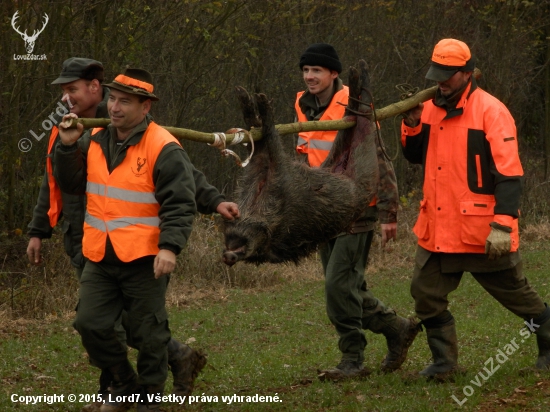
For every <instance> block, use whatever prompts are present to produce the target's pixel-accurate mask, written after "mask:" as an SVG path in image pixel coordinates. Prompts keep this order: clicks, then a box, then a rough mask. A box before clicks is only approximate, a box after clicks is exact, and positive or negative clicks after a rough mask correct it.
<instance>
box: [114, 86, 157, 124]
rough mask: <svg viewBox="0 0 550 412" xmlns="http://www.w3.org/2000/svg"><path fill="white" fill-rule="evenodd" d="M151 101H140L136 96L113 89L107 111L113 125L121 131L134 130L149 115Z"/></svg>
mask: <svg viewBox="0 0 550 412" xmlns="http://www.w3.org/2000/svg"><path fill="white" fill-rule="evenodd" d="M150 108H151V100H149V99H147V100H145V101H144V102H140V101H139V97H138V96H136V95H135V94H130V93H125V92H122V91H120V90H116V89H111V92H110V94H109V100H108V102H107V110H108V111H109V117H110V118H111V124H112V125H113V126H114V127H115V128H117V129H119V130H120V131H123V132H125V131H128V130H132V129H133V128H134V127H135V126H136V125H138V124H139V123H141V122H142V121H143V119H145V115H147V113H149V110H150Z"/></svg>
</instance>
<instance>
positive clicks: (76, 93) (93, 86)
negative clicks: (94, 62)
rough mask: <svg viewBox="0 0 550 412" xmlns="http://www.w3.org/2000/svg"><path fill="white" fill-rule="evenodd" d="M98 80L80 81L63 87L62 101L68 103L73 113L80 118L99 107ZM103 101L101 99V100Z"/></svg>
mask: <svg viewBox="0 0 550 412" xmlns="http://www.w3.org/2000/svg"><path fill="white" fill-rule="evenodd" d="M100 88H101V86H100V85H99V82H98V81H97V80H84V79H78V80H75V81H74V82H71V83H65V84H62V85H61V90H62V91H63V98H62V100H63V101H64V102H66V103H67V106H69V109H70V111H71V113H74V114H76V115H77V116H80V115H81V114H82V113H85V112H86V111H88V110H90V109H91V108H92V107H94V106H96V105H97V101H98V97H97V94H98V93H99V89H100ZM99 100H100V101H101V99H99Z"/></svg>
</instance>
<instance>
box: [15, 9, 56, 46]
mask: <svg viewBox="0 0 550 412" xmlns="http://www.w3.org/2000/svg"><path fill="white" fill-rule="evenodd" d="M18 18H19V10H18V11H16V12H15V14H14V15H13V17H12V18H11V26H12V27H13V29H14V30H15V31H16V32H17V33H19V34H20V35H21V37H22V38H23V40H24V41H25V48H26V49H27V53H28V54H31V53H32V51H33V50H34V42H35V41H36V39H37V38H38V35H39V34H40V33H42V32H43V31H44V29H45V28H46V24H48V21H49V20H50V18H49V17H48V15H47V14H46V13H44V24H43V26H42V28H41V29H40V30H34V32H33V33H32V36H29V35H28V34H27V30H25V32H24V33H21V32H20V31H19V27H16V26H15V24H16V23H17V19H18Z"/></svg>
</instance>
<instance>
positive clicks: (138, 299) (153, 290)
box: [75, 260, 170, 387]
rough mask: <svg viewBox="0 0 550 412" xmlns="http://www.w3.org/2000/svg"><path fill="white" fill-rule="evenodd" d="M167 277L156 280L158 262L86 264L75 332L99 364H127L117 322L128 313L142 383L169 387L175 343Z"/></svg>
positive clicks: (129, 333)
mask: <svg viewBox="0 0 550 412" xmlns="http://www.w3.org/2000/svg"><path fill="white" fill-rule="evenodd" d="M167 284H168V277H167V276H163V277H161V278H159V279H155V277H154V273H153V260H150V261H146V262H142V263H141V264H127V265H124V266H116V265H107V264H102V263H95V262H87V263H86V266H85V267H84V271H83V273H82V277H81V279H80V295H79V303H78V310H77V316H76V321H75V325H76V329H77V330H78V332H79V333H80V336H81V337H82V344H83V346H84V347H85V348H86V351H87V352H88V354H89V357H90V359H91V360H92V363H93V364H94V366H97V367H98V368H101V369H105V368H109V367H111V366H115V365H117V364H119V363H122V362H125V361H126V359H127V349H126V345H125V344H124V343H123V342H121V341H120V339H119V337H117V330H116V329H117V328H118V327H119V326H117V324H118V325H119V324H120V323H119V322H120V318H121V316H122V312H123V310H124V311H125V312H126V316H127V322H124V323H125V327H126V328H127V330H126V332H127V333H128V335H129V336H131V337H132V346H134V347H136V348H137V349H138V351H139V352H138V358H137V369H138V382H137V383H138V384H140V385H143V386H157V387H158V386H160V385H164V382H165V381H166V377H167V374H168V363H167V361H168V359H167V350H166V345H167V343H168V341H169V340H170V329H169V328H168V316H167V312H166V307H165V297H166V288H167Z"/></svg>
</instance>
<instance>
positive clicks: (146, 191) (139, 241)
mask: <svg viewBox="0 0 550 412" xmlns="http://www.w3.org/2000/svg"><path fill="white" fill-rule="evenodd" d="M100 130H102V129H100V128H98V129H94V130H93V131H92V135H93V134H95V133H97V132H99V131H100ZM171 142H175V143H177V144H178V145H179V144H180V143H179V142H178V141H177V140H176V139H175V138H174V137H173V136H172V135H171V134H170V133H168V132H167V131H166V130H165V129H163V128H162V127H160V126H158V125H157V124H156V123H154V122H151V123H150V124H149V126H148V127H147V130H146V131H145V133H144V135H143V137H142V138H141V140H140V141H139V143H138V144H136V145H133V146H129V147H128V149H127V153H126V157H125V158H124V160H123V161H122V163H121V164H120V165H118V166H117V167H116V168H115V169H114V170H113V171H112V173H109V169H108V167H107V161H106V159H105V155H104V154H103V151H102V149H101V146H100V144H99V143H98V142H95V141H93V140H92V141H91V142H90V148H89V150H88V155H87V165H88V169H87V172H88V175H87V178H88V181H87V185H86V199H87V209H86V216H85V219H84V239H83V241H82V251H83V254H84V256H86V257H87V258H88V259H90V260H91V261H94V262H99V261H101V260H102V259H103V257H104V255H105V246H106V241H107V234H109V239H110V240H111V242H112V244H113V248H114V250H115V253H116V255H117V257H118V258H119V259H120V260H121V261H123V262H130V261H133V260H135V259H138V258H140V257H143V256H148V255H156V254H157V253H158V252H159V247H158V243H159V235H160V228H159V224H160V219H159V208H160V205H159V203H158V202H157V200H156V198H155V184H154V181H153V168H154V165H155V163H156V161H157V158H158V156H159V154H160V152H161V150H162V149H163V147H164V146H165V145H167V144H168V143H171Z"/></svg>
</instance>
